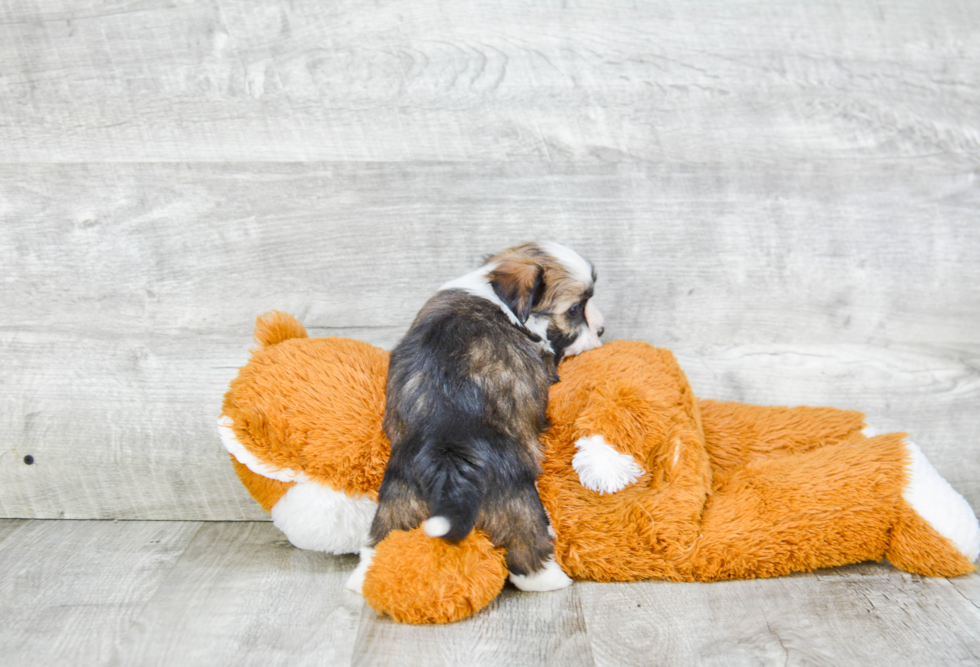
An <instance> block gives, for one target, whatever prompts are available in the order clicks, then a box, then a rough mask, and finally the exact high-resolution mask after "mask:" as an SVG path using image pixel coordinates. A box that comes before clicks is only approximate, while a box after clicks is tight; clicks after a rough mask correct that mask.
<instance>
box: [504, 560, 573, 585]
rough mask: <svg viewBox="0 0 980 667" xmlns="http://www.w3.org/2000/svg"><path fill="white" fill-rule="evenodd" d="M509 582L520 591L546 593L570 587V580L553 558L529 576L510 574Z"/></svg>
mask: <svg viewBox="0 0 980 667" xmlns="http://www.w3.org/2000/svg"><path fill="white" fill-rule="evenodd" d="M510 581H511V583H512V584H514V585H515V586H517V587H518V588H519V589H521V590H522V591H528V592H533V593H546V592H548V591H557V590H560V589H562V588H567V587H569V586H571V585H572V580H571V579H570V578H569V576H568V575H567V574H565V572H564V571H563V570H562V569H561V568H560V567H559V566H558V563H556V562H555V559H554V558H549V559H548V562H546V563H545V564H544V567H543V568H541V569H540V570H538V571H537V572H532V573H531V574H525V575H521V574H511V575H510Z"/></svg>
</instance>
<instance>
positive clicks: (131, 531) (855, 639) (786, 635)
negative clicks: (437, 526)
mask: <svg viewBox="0 0 980 667" xmlns="http://www.w3.org/2000/svg"><path fill="white" fill-rule="evenodd" d="M4 536H5V537H4ZM355 564H356V559H355V558H354V557H352V556H345V557H334V556H327V555H324V554H315V553H310V552H304V551H300V550H298V549H295V548H294V547H292V546H290V545H289V544H288V543H287V542H286V540H285V539H284V538H283V536H282V535H281V534H280V533H279V532H278V531H277V530H276V529H275V528H274V527H273V526H272V525H271V524H268V523H251V522H239V523H204V524H200V523H196V522H187V523H183V522H139V521H119V522H96V521H64V520H62V521H30V522H24V521H11V520H0V621H2V630H0V651H2V655H3V656H4V665H5V666H6V665H10V666H11V667H20V666H21V665H25V666H26V665H40V664H43V665H77V664H85V665H93V666H95V665H138V666H142V665H176V664H180V665H230V664H236V665H239V664H240V665H263V666H264V665H279V664H290V665H293V664H295V665H314V664H315V665H344V666H346V665H359V666H360V665H422V664H424V665H459V664H466V665H500V664H513V665H528V666H532V665H563V666H564V665H600V666H605V665H610V666H611V665H648V664H658V665H726V666H727V665H759V664H761V665H783V664H819V665H825V664H832V665H861V666H864V665H882V666H886V667H904V666H906V665H908V666H910V667H911V666H913V665H932V664H936V665H938V664H943V665H953V664H964V665H966V664H976V661H977V658H978V656H980V608H978V606H977V595H978V592H980V574H977V573H974V574H973V575H969V576H966V577H960V578H957V579H953V580H946V579H931V578H927V577H919V576H914V575H909V574H906V573H904V572H901V571H899V570H896V569H894V568H892V567H891V566H890V565H888V564H881V563H864V564H859V565H852V566H847V567H842V568H836V569H829V570H820V571H817V572H814V573H809V574H799V575H794V576H789V577H780V578H775V579H763V580H755V581H728V582H716V583H712V584H693V583H692V584H685V583H670V582H662V581H645V582H633V583H609V584H599V583H593V582H576V583H574V584H573V585H572V587H571V588H568V589H565V590H563V591H558V592H555V593H548V594H531V593H522V592H519V591H517V590H515V589H513V588H510V587H508V588H506V589H505V590H504V591H503V593H502V594H501V595H500V596H499V597H498V598H497V599H496V600H495V601H494V602H493V603H491V604H490V606H489V607H487V608H486V609H485V610H483V611H482V612H480V613H479V614H477V615H475V616H473V617H471V618H469V619H467V620H465V621H463V622H460V623H456V624H452V625H447V626H410V625H400V624H397V623H394V622H393V621H391V620H390V619H389V618H387V617H380V616H378V615H377V614H376V613H375V612H374V611H373V610H371V609H370V608H369V607H367V606H366V605H364V603H363V600H362V599H361V598H360V597H359V596H356V595H354V594H353V593H350V592H348V591H347V590H346V589H345V588H344V581H345V580H346V577H347V575H348V573H349V572H350V570H352V569H353V567H354V566H355Z"/></svg>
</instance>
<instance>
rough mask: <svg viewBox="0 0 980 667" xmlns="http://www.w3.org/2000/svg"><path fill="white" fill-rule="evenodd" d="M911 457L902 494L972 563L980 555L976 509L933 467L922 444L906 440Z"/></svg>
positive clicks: (978, 524) (979, 534) (979, 526)
mask: <svg viewBox="0 0 980 667" xmlns="http://www.w3.org/2000/svg"><path fill="white" fill-rule="evenodd" d="M906 447H907V448H908V452H909V457H910V458H911V465H910V466H909V467H910V473H911V474H910V475H909V477H910V479H909V484H908V486H907V487H906V488H905V492H904V493H903V494H902V497H903V498H904V499H905V501H906V502H908V503H909V504H910V505H911V506H912V508H913V509H914V510H915V511H916V512H917V513H918V514H919V516H921V517H922V518H923V519H925V520H926V521H928V522H929V524H930V525H931V526H932V527H933V528H935V529H936V532H938V533H939V534H940V535H942V536H943V537H945V538H947V539H948V540H949V541H950V542H952V543H953V545H954V546H955V547H956V548H957V549H958V550H959V552H960V553H962V554H963V555H964V556H966V557H967V558H968V559H969V560H970V561H971V562H972V561H975V560H976V559H977V557H978V556H980V523H978V522H977V517H976V515H975V514H974V513H973V508H972V507H970V504H969V503H968V502H966V499H964V498H963V496H961V495H960V494H959V493H957V492H956V491H955V490H954V489H953V487H952V486H950V484H949V482H947V481H946V480H945V479H943V477H942V476H941V475H940V474H939V473H938V472H937V471H936V469H935V468H933V467H932V464H931V463H929V459H927V458H926V456H925V454H923V453H922V450H921V449H919V446H918V445H916V444H915V443H914V442H911V441H909V442H906Z"/></svg>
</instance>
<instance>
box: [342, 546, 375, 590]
mask: <svg viewBox="0 0 980 667" xmlns="http://www.w3.org/2000/svg"><path fill="white" fill-rule="evenodd" d="M372 560H374V549H372V548H371V547H363V548H362V549H361V560H360V562H359V563H358V564H357V567H355V568H354V571H353V572H351V574H350V576H349V577H348V578H347V589H348V590H351V591H354V592H355V593H357V594H358V595H364V577H365V576H366V575H367V571H368V568H369V567H371V561H372Z"/></svg>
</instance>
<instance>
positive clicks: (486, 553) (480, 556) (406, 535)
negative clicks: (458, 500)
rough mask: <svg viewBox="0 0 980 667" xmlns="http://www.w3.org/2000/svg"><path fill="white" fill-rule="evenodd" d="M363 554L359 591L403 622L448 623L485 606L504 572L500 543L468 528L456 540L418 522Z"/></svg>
mask: <svg viewBox="0 0 980 667" xmlns="http://www.w3.org/2000/svg"><path fill="white" fill-rule="evenodd" d="M365 560H366V559H365V558H364V556H363V555H362V557H361V565H359V566H358V569H360V568H361V566H364V580H363V593H364V598H365V600H367V603H368V604H369V605H371V607H372V608H374V610H375V611H377V612H378V613H379V614H382V613H384V614H388V615H389V616H391V617H392V618H394V619H395V620H396V621H400V622H403V623H449V622H452V621H458V620H460V619H463V618H466V617H467V616H470V615H471V614H474V613H476V612H477V611H479V610H481V609H483V608H484V607H485V606H487V605H488V604H490V602H491V601H492V600H493V599H494V598H495V597H497V594H498V593H499V592H500V590H501V589H502V588H503V586H504V582H505V581H506V578H507V566H506V564H505V560H504V552H503V550H502V549H497V548H494V546H493V545H492V544H491V543H490V539H489V538H488V537H487V535H486V534H485V533H483V532H481V531H479V530H474V531H472V532H471V533H470V534H469V535H468V536H467V537H466V538H465V539H463V540H462V541H461V542H459V543H458V544H449V543H448V542H446V541H445V540H442V539H439V538H432V537H429V536H427V535H426V534H425V533H424V532H423V530H422V529H421V528H416V529H414V530H410V531H401V530H395V531H392V532H391V533H389V534H388V537H386V538H385V539H383V540H381V542H380V543H378V546H377V548H376V550H375V551H374V553H373V554H371V556H370V558H369V559H367V565H366V566H365Z"/></svg>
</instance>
